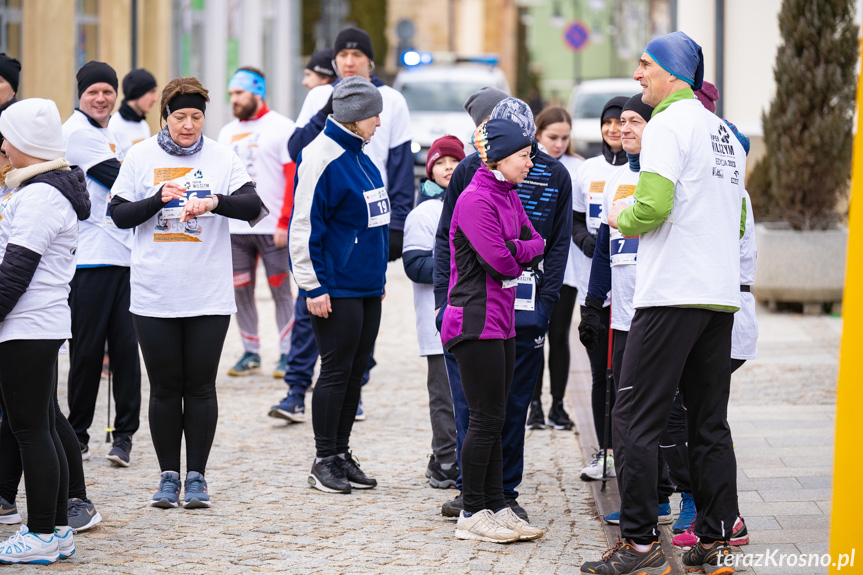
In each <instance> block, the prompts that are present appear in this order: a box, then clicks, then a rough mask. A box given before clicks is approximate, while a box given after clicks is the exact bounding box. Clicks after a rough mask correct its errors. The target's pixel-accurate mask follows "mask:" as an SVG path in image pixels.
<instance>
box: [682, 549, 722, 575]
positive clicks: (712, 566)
mask: <svg viewBox="0 0 863 575" xmlns="http://www.w3.org/2000/svg"><path fill="white" fill-rule="evenodd" d="M731 553H732V551H731V547H729V546H728V545H727V544H725V543H723V542H722V541H715V542H713V543H711V544H710V546H709V547H708V546H706V545H704V543H702V542H701V541H699V542H698V543H696V544H695V545H693V546H692V548H691V549H690V550H689V551H687V552H686V553H684V554H683V568H684V570H685V571H687V572H693V571H704V572H705V573H710V574H711V575H729V574H731V573H734V567H733V565H734V563H733V561H732V559H731V557H732V555H731Z"/></svg>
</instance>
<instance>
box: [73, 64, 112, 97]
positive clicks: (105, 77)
mask: <svg viewBox="0 0 863 575" xmlns="http://www.w3.org/2000/svg"><path fill="white" fill-rule="evenodd" d="M76 77H77V78H78V97H79V98H80V97H81V94H83V93H84V92H86V91H87V88H89V87H90V86H92V85H93V84H98V83H99V82H105V83H106V84H110V85H111V87H112V88H114V91H115V92H116V91H117V72H115V71H114V68H112V67H111V66H109V65H108V64H106V63H105V62H97V61H95V60H90V61H89V62H87V63H86V64H84V65H83V66H81V69H80V70H78V75H77V76H76Z"/></svg>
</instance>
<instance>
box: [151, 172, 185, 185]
mask: <svg viewBox="0 0 863 575" xmlns="http://www.w3.org/2000/svg"><path fill="white" fill-rule="evenodd" d="M193 169H194V168H156V169H154V170H153V185H154V186H158V185H159V184H161V183H162V182H168V181H170V180H176V179H177V178H182V177H183V176H185V175H186V174H188V173H189V172H191V171H192V170H193Z"/></svg>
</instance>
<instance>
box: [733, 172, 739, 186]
mask: <svg viewBox="0 0 863 575" xmlns="http://www.w3.org/2000/svg"><path fill="white" fill-rule="evenodd" d="M739 177H740V172H738V171H737V170H734V177H733V178H731V183H732V184H734V185H735V186H736V185H737V184H739V183H740V180H738V178H739Z"/></svg>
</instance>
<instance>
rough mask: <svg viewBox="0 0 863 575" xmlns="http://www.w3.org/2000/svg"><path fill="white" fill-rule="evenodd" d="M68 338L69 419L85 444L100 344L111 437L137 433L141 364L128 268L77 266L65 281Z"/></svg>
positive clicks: (96, 389)
mask: <svg viewBox="0 0 863 575" xmlns="http://www.w3.org/2000/svg"><path fill="white" fill-rule="evenodd" d="M69 286H70V287H71V290H72V291H71V292H70V294H69V307H70V308H72V339H71V340H69V423H71V424H72V428H73V429H74V430H75V433H76V434H77V435H78V441H80V442H81V443H83V444H85V445H86V444H87V443H89V441H90V435H89V433H88V432H87V430H88V429H89V428H90V426H91V425H92V424H93V412H94V410H95V409H96V397H97V395H98V394H99V384H100V383H101V380H102V360H103V358H104V356H105V342H106V341H107V342H108V356H109V357H110V360H111V371H112V372H113V378H114V379H113V382H112V384H113V385H112V387H113V392H114V404H115V406H116V416H115V417H114V439H115V440H117V439H120V438H125V437H130V436H132V435H133V434H134V433H135V432H136V431H138V426H139V425H140V413H141V362H140V360H139V359H138V340H137V338H136V337H135V328H134V326H133V325H132V314H131V313H130V312H129V290H130V288H129V268H127V267H121V266H105V267H97V268H78V269H77V270H75V276H74V277H73V278H72V282H71V283H70V284H69Z"/></svg>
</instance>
